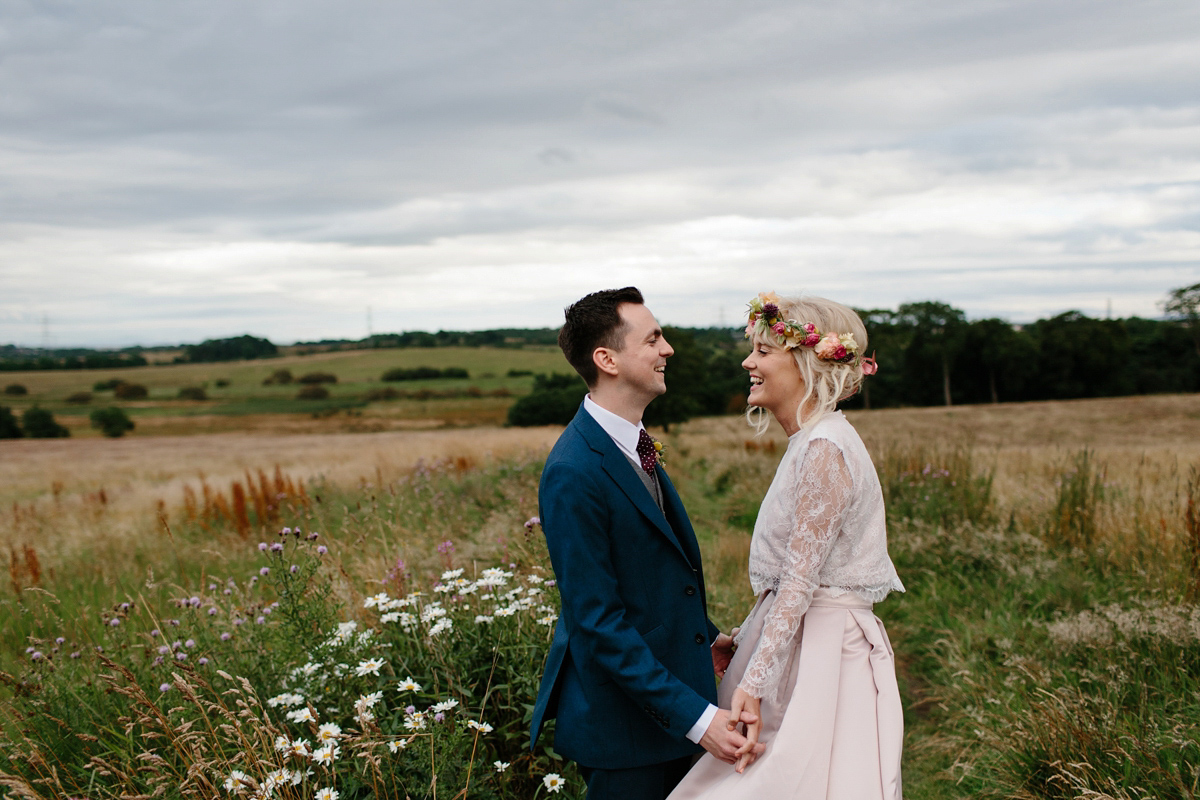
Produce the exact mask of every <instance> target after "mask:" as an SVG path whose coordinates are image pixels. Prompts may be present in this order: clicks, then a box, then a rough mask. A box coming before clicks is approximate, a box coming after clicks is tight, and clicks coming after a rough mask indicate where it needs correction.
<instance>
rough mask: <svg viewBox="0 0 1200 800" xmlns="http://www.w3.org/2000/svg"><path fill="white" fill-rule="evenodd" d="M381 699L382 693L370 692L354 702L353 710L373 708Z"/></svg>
mask: <svg viewBox="0 0 1200 800" xmlns="http://www.w3.org/2000/svg"><path fill="white" fill-rule="evenodd" d="M382 699H383V692H371V693H370V694H364V695H363V696H362V697H360V698H358V699H357V700H355V701H354V707H355V708H374V707H375V704H376V703H378V702H379V701H380V700H382Z"/></svg>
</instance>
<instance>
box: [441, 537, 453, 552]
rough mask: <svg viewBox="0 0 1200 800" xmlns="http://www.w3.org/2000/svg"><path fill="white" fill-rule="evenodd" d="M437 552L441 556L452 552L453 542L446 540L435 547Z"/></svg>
mask: <svg viewBox="0 0 1200 800" xmlns="http://www.w3.org/2000/svg"><path fill="white" fill-rule="evenodd" d="M437 551H438V552H439V553H441V554H442V555H449V554H451V553H453V552H454V542H452V541H450V540H449V539H447V540H446V541H444V542H442V543H441V544H439V545H438V546H437Z"/></svg>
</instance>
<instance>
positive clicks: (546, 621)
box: [538, 614, 558, 625]
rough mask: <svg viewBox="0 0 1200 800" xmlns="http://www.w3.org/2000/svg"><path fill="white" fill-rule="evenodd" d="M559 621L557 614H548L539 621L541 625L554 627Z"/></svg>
mask: <svg viewBox="0 0 1200 800" xmlns="http://www.w3.org/2000/svg"><path fill="white" fill-rule="evenodd" d="M557 620H558V615H557V614H547V615H546V616H544V617H542V618H541V619H539V620H538V624H539V625H553V624H554V623H555V622H556V621H557Z"/></svg>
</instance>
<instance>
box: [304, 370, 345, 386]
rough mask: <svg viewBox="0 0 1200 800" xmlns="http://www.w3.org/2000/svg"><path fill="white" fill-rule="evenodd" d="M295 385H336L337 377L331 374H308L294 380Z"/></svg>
mask: <svg viewBox="0 0 1200 800" xmlns="http://www.w3.org/2000/svg"><path fill="white" fill-rule="evenodd" d="M296 382H297V383H303V384H317V383H337V382H338V379H337V375H334V374H333V373H332V372H308V373H305V374H304V375H301V376H300V377H299V378H297V379H296Z"/></svg>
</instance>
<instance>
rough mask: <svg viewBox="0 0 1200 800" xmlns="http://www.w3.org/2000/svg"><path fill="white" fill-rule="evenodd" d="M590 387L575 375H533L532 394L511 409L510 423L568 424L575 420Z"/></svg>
mask: <svg viewBox="0 0 1200 800" xmlns="http://www.w3.org/2000/svg"><path fill="white" fill-rule="evenodd" d="M585 394H587V385H586V384H584V382H583V379H582V378H580V377H579V376H578V375H576V374H575V373H568V374H562V373H553V374H551V375H534V376H533V391H532V392H531V393H529V394H527V395H526V396H524V397H522V398H521V399H520V400H518V401H517V402H515V403H513V404H512V406H510V407H509V409H508V424H509V425H516V426H519V427H528V426H530V425H566V424H567V423H568V422H570V421H571V420H572V419H573V418H574V417H575V412H577V411H578V410H579V404H580V403H582V402H583V396H584V395H585Z"/></svg>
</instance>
